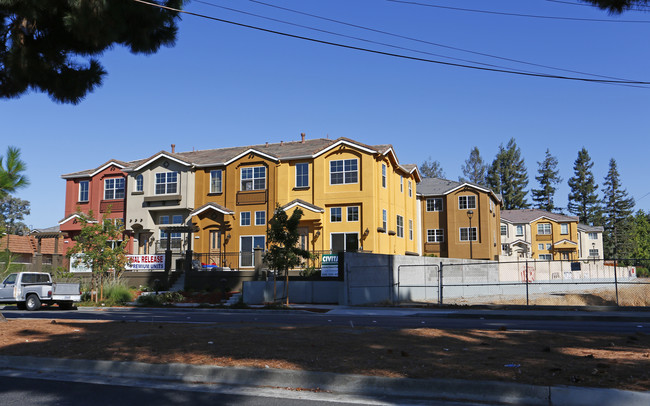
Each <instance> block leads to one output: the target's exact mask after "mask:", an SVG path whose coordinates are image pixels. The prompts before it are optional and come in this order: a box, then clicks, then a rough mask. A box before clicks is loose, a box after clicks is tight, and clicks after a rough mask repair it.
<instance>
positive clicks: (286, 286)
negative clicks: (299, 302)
mask: <svg viewBox="0 0 650 406" xmlns="http://www.w3.org/2000/svg"><path fill="white" fill-rule="evenodd" d="M284 297H286V298H287V299H286V300H287V306H289V270H288V269H285V270H284Z"/></svg>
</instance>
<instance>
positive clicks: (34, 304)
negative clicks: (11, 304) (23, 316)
mask: <svg viewBox="0 0 650 406" xmlns="http://www.w3.org/2000/svg"><path fill="white" fill-rule="evenodd" d="M25 306H26V307H27V310H29V311H30V312H31V311H33V310H38V309H40V308H41V301H40V300H39V299H38V296H36V295H29V296H27V300H26V301H25Z"/></svg>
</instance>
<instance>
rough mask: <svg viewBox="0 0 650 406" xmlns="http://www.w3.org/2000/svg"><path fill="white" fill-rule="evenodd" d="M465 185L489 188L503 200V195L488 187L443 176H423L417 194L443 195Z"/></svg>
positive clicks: (497, 197)
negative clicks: (443, 177) (442, 177)
mask: <svg viewBox="0 0 650 406" xmlns="http://www.w3.org/2000/svg"><path fill="white" fill-rule="evenodd" d="M463 185H468V186H470V187H474V188H477V189H481V190H488V191H490V192H492V194H493V195H494V196H495V197H496V199H497V200H499V201H502V200H503V199H501V195H499V194H496V193H494V192H493V191H492V190H491V189H490V188H488V187H485V186H481V185H478V184H476V183H472V182H456V181H454V180H449V179H441V178H423V179H422V180H421V181H420V183H418V185H417V194H419V195H422V196H441V195H444V194H447V193H449V192H450V191H452V190H454V189H456V188H458V187H460V186H463Z"/></svg>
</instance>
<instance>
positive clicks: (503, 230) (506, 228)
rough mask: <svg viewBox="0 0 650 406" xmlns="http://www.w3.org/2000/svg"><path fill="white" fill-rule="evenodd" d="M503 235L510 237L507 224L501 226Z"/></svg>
mask: <svg viewBox="0 0 650 406" xmlns="http://www.w3.org/2000/svg"><path fill="white" fill-rule="evenodd" d="M501 235H502V236H504V237H507V236H508V226H507V225H505V224H501Z"/></svg>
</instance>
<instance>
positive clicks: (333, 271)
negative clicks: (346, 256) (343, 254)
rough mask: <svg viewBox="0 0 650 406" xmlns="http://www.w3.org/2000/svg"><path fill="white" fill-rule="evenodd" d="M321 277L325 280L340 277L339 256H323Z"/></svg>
mask: <svg viewBox="0 0 650 406" xmlns="http://www.w3.org/2000/svg"><path fill="white" fill-rule="evenodd" d="M320 276H321V277H323V278H338V276H339V256H338V255H323V260H322V261H321V271H320Z"/></svg>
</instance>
